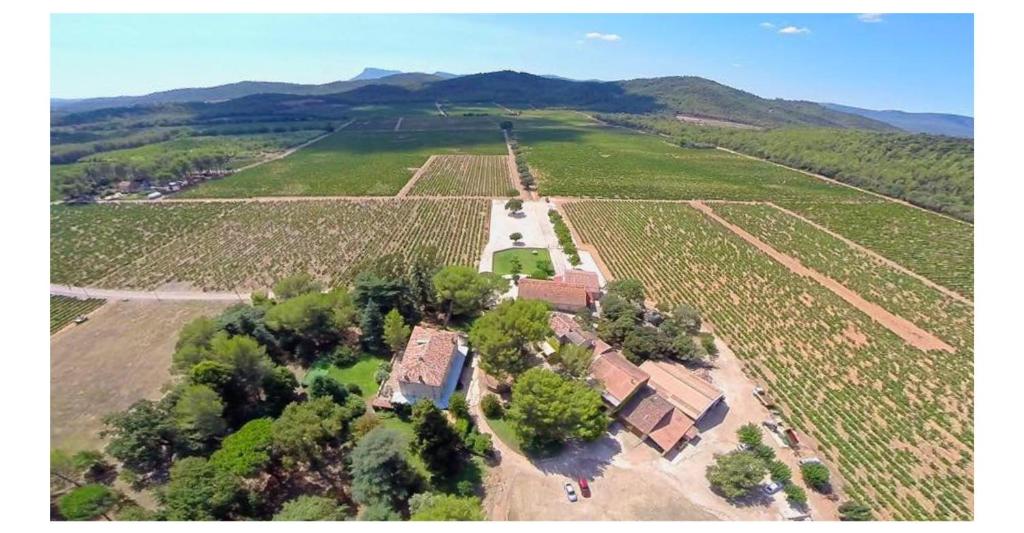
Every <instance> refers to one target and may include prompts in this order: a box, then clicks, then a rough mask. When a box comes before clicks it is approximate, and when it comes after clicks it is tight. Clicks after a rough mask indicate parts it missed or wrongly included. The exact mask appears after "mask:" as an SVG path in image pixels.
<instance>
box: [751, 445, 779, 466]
mask: <svg viewBox="0 0 1024 533" xmlns="http://www.w3.org/2000/svg"><path fill="white" fill-rule="evenodd" d="M750 451H752V452H754V455H756V456H757V457H758V459H761V460H762V461H764V462H765V464H768V463H770V462H771V461H774V460H775V450H773V449H772V447H771V446H768V445H767V444H758V445H757V446H754V447H753V448H751V449H750Z"/></svg>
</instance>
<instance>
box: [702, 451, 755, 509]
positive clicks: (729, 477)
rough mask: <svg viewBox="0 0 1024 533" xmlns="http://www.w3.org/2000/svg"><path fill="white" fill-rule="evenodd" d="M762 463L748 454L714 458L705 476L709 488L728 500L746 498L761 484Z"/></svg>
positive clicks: (737, 453)
mask: <svg viewBox="0 0 1024 533" xmlns="http://www.w3.org/2000/svg"><path fill="white" fill-rule="evenodd" d="M764 472H765V467H764V462H763V461H762V460H761V459H759V458H758V457H757V456H756V455H754V454H752V453H750V452H731V453H728V454H725V455H721V456H718V457H716V458H715V463H714V464H712V465H709V466H708V468H707V471H706V473H705V476H706V477H707V480H708V482H710V483H711V488H712V489H714V490H715V491H716V492H718V493H720V494H721V495H723V496H725V497H726V498H728V499H736V498H740V497H742V496H746V495H747V494H749V493H750V492H751V491H752V490H754V488H755V487H757V486H758V485H760V484H761V480H762V479H763V478H764Z"/></svg>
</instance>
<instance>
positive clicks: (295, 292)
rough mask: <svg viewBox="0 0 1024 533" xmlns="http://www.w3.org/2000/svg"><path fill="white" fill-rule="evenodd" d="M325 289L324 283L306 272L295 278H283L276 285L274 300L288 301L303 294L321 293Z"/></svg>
mask: <svg viewBox="0 0 1024 533" xmlns="http://www.w3.org/2000/svg"><path fill="white" fill-rule="evenodd" d="M323 289H324V286H323V284H322V283H320V282H319V281H317V280H316V279H315V278H313V276H311V275H309V274H308V273H306V272H301V273H299V274H295V275H293V276H288V277H286V278H281V279H280V280H278V281H277V283H275V284H274V298H277V299H278V300H287V299H289V298H294V297H296V296H300V295H303V294H309V293H315V292H320V291H322V290H323Z"/></svg>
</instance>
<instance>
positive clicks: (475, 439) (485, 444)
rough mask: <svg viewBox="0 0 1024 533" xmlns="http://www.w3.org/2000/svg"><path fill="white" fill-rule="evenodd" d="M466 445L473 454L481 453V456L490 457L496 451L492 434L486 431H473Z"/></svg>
mask: <svg viewBox="0 0 1024 533" xmlns="http://www.w3.org/2000/svg"><path fill="white" fill-rule="evenodd" d="M466 441H467V442H466V447H467V448H469V451H470V452H472V453H473V455H479V456H480V457H488V456H490V455H491V454H492V453H494V442H493V441H491V436H490V435H488V434H486V433H479V432H476V431H474V432H472V433H470V435H469V437H468V438H467V439H466Z"/></svg>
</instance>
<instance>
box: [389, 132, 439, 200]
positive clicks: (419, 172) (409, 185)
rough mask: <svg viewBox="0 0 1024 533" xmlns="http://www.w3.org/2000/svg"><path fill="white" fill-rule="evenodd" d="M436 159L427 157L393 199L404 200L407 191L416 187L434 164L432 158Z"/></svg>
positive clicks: (434, 156)
mask: <svg viewBox="0 0 1024 533" xmlns="http://www.w3.org/2000/svg"><path fill="white" fill-rule="evenodd" d="M396 128H397V126H396ZM436 157H437V156H436V155H432V156H430V157H428V158H427V160H426V161H424V162H423V164H422V165H420V168H417V169H416V173H415V174H413V175H412V177H411V178H409V181H407V182H405V185H403V186H402V190H400V191H398V194H396V195H395V197H396V198H404V197H406V196H408V195H409V191H411V190H412V188H413V187H415V186H416V182H417V181H419V180H420V178H421V177H423V173H424V172H426V171H427V168H429V167H430V164H431V163H433V162H434V158H436Z"/></svg>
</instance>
